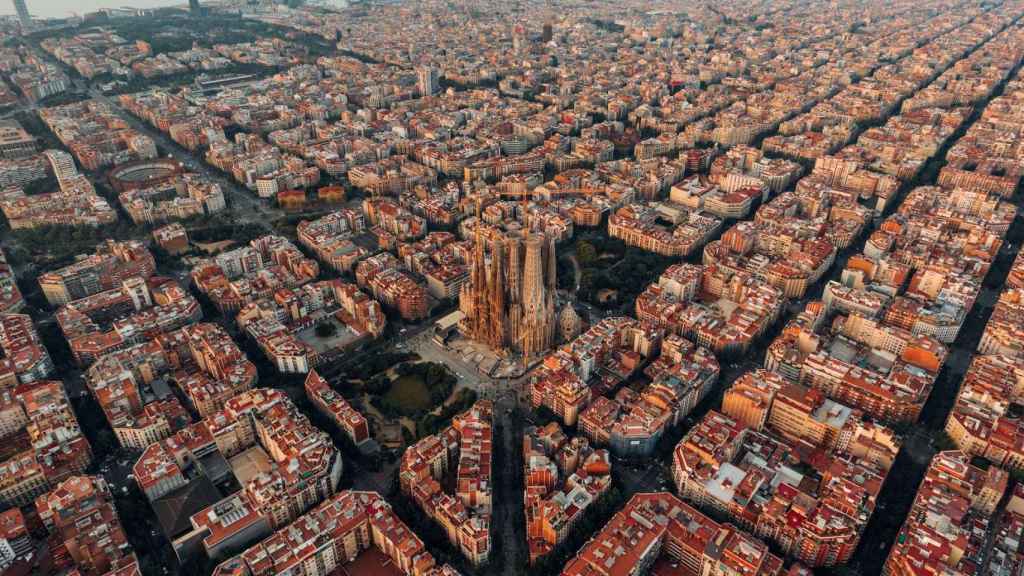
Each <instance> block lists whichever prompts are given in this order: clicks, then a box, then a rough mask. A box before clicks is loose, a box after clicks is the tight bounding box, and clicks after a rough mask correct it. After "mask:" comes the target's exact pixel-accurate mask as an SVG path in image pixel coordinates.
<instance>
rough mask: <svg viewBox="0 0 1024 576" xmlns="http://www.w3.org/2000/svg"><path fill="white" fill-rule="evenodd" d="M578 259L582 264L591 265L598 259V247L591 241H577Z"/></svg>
mask: <svg viewBox="0 0 1024 576" xmlns="http://www.w3.org/2000/svg"><path fill="white" fill-rule="evenodd" d="M576 259H577V260H579V263H580V266H589V265H591V264H593V263H594V261H595V260H597V249H596V248H594V245H593V244H591V243H590V242H587V241H585V240H580V241H579V242H577V243H576Z"/></svg>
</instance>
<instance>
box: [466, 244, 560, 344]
mask: <svg viewBox="0 0 1024 576" xmlns="http://www.w3.org/2000/svg"><path fill="white" fill-rule="evenodd" d="M487 248H488V247H487V246H485V242H483V241H480V240H479V239H478V241H477V242H476V246H475V247H474V252H473V260H472V262H471V265H470V275H469V281H468V282H467V283H466V284H464V285H463V287H462V292H461V293H460V294H459V309H460V310H461V311H462V312H463V313H464V314H465V315H466V318H465V320H463V331H464V333H465V334H466V335H467V336H468V337H470V338H472V339H474V340H476V341H478V342H483V343H485V344H487V345H488V346H490V347H491V348H494V349H495V350H511V351H514V352H518V353H520V354H522V355H523V356H525V357H528V358H529V357H535V356H538V355H540V354H543V353H544V352H546V351H547V350H548V349H550V348H551V346H552V345H553V344H554V342H555V333H556V329H557V327H558V318H557V315H556V310H555V306H556V305H555V296H556V272H555V269H556V265H555V264H556V258H557V254H556V253H555V242H554V239H553V238H545V236H544V235H543V234H537V233H530V234H527V235H526V236H525V237H518V236H517V237H509V238H504V239H501V240H495V241H493V242H491V244H490V247H489V248H490V249H489V250H488V249H487Z"/></svg>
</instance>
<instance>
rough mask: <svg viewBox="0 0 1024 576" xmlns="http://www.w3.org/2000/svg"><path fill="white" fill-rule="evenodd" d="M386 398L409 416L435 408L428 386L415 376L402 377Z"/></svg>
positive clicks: (395, 382) (392, 386)
mask: <svg viewBox="0 0 1024 576" xmlns="http://www.w3.org/2000/svg"><path fill="white" fill-rule="evenodd" d="M384 398H386V399H387V400H388V401H389V402H391V403H392V405H393V406H395V407H396V408H397V409H398V410H400V411H401V412H402V413H403V414H405V415H407V416H410V415H413V414H416V413H417V412H420V411H423V410H429V409H430V408H432V407H433V404H431V402H430V391H429V390H427V384H426V383H425V382H424V381H423V379H422V378H420V377H419V376H415V375H409V376H400V377H399V378H398V379H397V380H395V381H394V382H392V383H391V389H390V390H388V392H387V394H385V395H384Z"/></svg>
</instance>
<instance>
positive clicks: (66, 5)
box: [0, 0, 188, 18]
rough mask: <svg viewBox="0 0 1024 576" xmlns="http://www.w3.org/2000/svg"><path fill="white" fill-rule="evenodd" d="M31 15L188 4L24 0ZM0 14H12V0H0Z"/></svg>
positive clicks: (182, 1)
mask: <svg viewBox="0 0 1024 576" xmlns="http://www.w3.org/2000/svg"><path fill="white" fill-rule="evenodd" d="M25 3H26V4H28V11H29V12H31V13H32V15H33V16H42V17H49V18H63V17H66V16H71V14H72V13H78V14H84V13H86V12H94V11H96V10H99V9H100V8H119V7H122V6H130V7H132V8H156V7H159V6H176V5H181V4H188V0H25ZM0 14H14V0H0Z"/></svg>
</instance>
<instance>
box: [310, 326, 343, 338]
mask: <svg viewBox="0 0 1024 576" xmlns="http://www.w3.org/2000/svg"><path fill="white" fill-rule="evenodd" d="M313 332H314V333H316V335H317V337H318V338H330V337H332V336H334V335H335V334H337V333H338V327H337V326H335V325H334V322H320V323H319V324H317V325H316V328H314V329H313Z"/></svg>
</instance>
